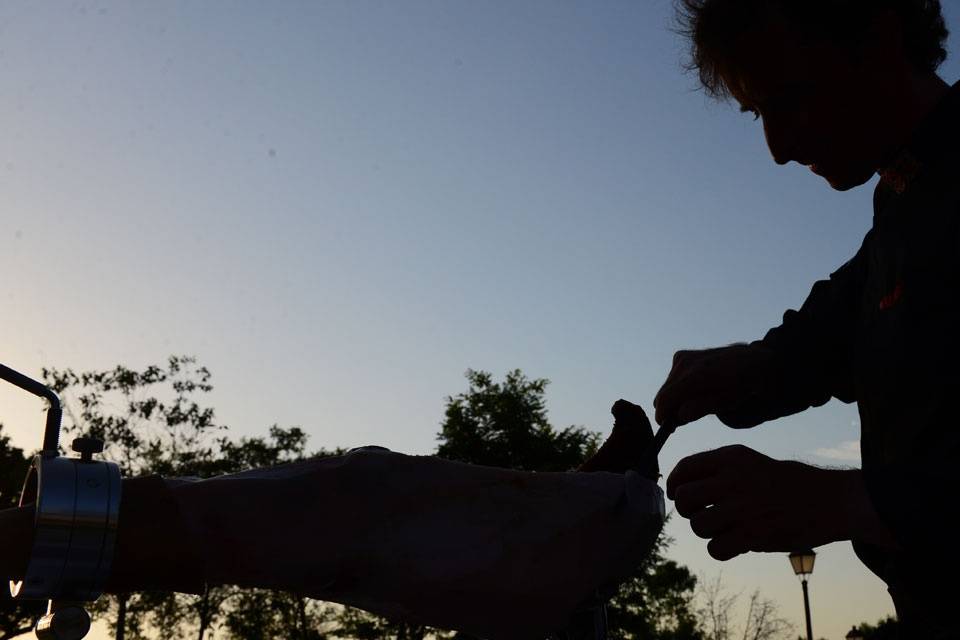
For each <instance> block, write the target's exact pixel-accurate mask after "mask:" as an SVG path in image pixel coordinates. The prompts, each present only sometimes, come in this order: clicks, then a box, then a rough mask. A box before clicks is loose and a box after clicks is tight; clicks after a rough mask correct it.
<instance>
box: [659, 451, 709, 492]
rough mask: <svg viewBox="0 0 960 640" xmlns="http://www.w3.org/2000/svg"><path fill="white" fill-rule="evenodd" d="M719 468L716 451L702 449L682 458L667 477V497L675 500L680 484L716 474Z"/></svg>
mask: <svg viewBox="0 0 960 640" xmlns="http://www.w3.org/2000/svg"><path fill="white" fill-rule="evenodd" d="M719 470H720V464H719V463H718V461H717V451H703V452H701V453H695V454H693V455H692V456H687V457H686V458H683V459H682V460H681V461H680V462H678V463H677V466H675V467H674V468H673V471H671V472H670V475H669V476H668V477H667V497H668V498H670V499H671V500H676V492H677V489H678V488H679V487H680V486H681V485H684V484H687V483H689V482H697V481H700V480H704V479H706V478H709V477H710V476H713V475H716V473H717V472H718V471H719Z"/></svg>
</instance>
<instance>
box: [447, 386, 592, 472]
mask: <svg viewBox="0 0 960 640" xmlns="http://www.w3.org/2000/svg"><path fill="white" fill-rule="evenodd" d="M466 377H467V381H468V382H469V384H470V387H469V389H468V390H467V391H466V392H464V393H461V394H459V395H457V396H450V397H448V398H447V406H446V410H445V411H444V421H443V425H442V428H441V431H440V434H439V439H440V446H438V447H437V454H436V455H437V457H440V458H446V459H447V460H458V461H460V462H470V463H474V464H483V465H488V466H492V467H503V468H506V469H520V470H523V471H571V470H573V469H575V468H576V467H577V466H578V465H579V464H580V463H581V462H583V461H584V460H585V459H586V458H588V457H589V456H590V455H592V454H593V453H594V452H595V451H596V449H597V446H598V444H599V442H600V435H599V434H597V433H592V432H589V431H587V430H585V429H584V428H583V427H567V428H566V429H563V430H561V431H557V430H556V429H554V428H553V427H552V426H551V425H550V422H549V420H548V419H547V409H546V401H545V399H544V395H545V391H546V387H547V385H548V384H549V380H546V379H537V380H529V379H528V378H527V377H526V376H525V375H524V374H523V373H522V372H520V371H519V370H515V371H511V372H509V373H507V376H506V379H505V380H504V382H503V383H497V382H494V381H493V377H492V376H491V375H490V374H489V373H487V372H485V371H473V370H472V369H471V370H468V371H467V373H466Z"/></svg>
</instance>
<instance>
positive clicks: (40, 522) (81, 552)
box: [0, 365, 121, 640]
mask: <svg viewBox="0 0 960 640" xmlns="http://www.w3.org/2000/svg"><path fill="white" fill-rule="evenodd" d="M0 379H3V380H6V381H7V382H10V383H12V384H14V385H16V386H18V387H20V388H21V389H23V390H25V391H28V392H30V393H32V394H34V395H36V396H39V397H41V398H45V399H46V400H47V401H48V402H49V403H50V408H49V410H48V411H47V424H46V429H45V431H44V437H43V449H42V450H41V452H40V454H39V455H37V456H36V457H35V458H34V459H33V463H32V464H31V466H30V470H29V471H28V472H27V478H26V480H25V481H24V484H23V491H22V492H21V494H20V506H26V505H31V504H32V505H34V508H35V514H36V515H35V520H34V539H33V550H32V552H31V554H30V561H29V563H28V565H27V571H26V575H25V576H24V577H23V579H22V580H20V581H16V582H15V581H12V580H11V581H10V594H11V595H12V596H13V597H14V599H21V600H48V604H47V613H46V615H45V616H43V617H42V618H40V620H39V622H37V626H36V629H35V631H36V634H37V637H38V638H40V639H41V640H46V639H51V640H80V639H81V638H83V637H84V636H85V635H86V634H87V632H88V631H89V630H90V615H89V614H88V613H87V612H86V610H85V609H84V608H83V607H82V605H81V604H80V603H82V602H88V601H92V600H96V599H97V598H98V597H100V594H101V593H102V588H103V584H104V582H105V581H106V578H107V576H108V575H109V572H110V563H111V561H112V560H113V550H114V544H115V542H116V536H117V524H118V521H119V515H120V486H121V485H120V468H119V467H118V466H117V465H116V464H115V463H113V462H106V461H95V460H93V455H94V454H96V453H100V452H102V451H103V441H102V440H99V439H97V438H88V437H84V438H77V439H75V440H74V441H73V445H72V449H73V450H74V451H76V452H78V453H79V454H80V457H79V458H66V457H63V456H60V453H59V440H60V418H61V416H62V411H61V408H60V399H59V398H58V397H57V395H56V394H55V393H54V392H53V391H51V390H50V389H49V388H47V387H46V386H44V385H43V384H41V383H39V382H37V381H36V380H32V379H31V378H28V377H27V376H24V375H23V374H21V373H18V372H16V371H14V370H13V369H10V368H8V367H5V366H3V365H0Z"/></svg>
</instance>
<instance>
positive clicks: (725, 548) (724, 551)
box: [707, 527, 750, 561]
mask: <svg viewBox="0 0 960 640" xmlns="http://www.w3.org/2000/svg"><path fill="white" fill-rule="evenodd" d="M749 540H750V530H749V529H748V528H744V527H735V528H732V529H727V530H726V531H724V532H723V533H720V534H719V535H717V536H716V537H714V538H713V539H712V540H711V541H710V542H708V543H707V553H709V554H710V556H711V557H713V558H714V559H716V560H721V561H723V560H730V559H731V558H736V557H737V556H739V555H740V554H743V553H746V552H747V551H750V544H749Z"/></svg>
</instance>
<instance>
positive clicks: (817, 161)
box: [722, 21, 892, 191]
mask: <svg viewBox="0 0 960 640" xmlns="http://www.w3.org/2000/svg"><path fill="white" fill-rule="evenodd" d="M874 51H879V52H881V53H873V52H874ZM883 51H884V49H883V47H882V46H880V47H879V48H878V47H864V48H862V49H860V50H858V51H856V52H854V51H852V50H851V49H850V48H846V47H842V46H839V45H836V44H832V43H829V42H825V41H814V42H810V41H804V39H803V38H801V36H800V34H799V33H798V32H797V31H796V30H794V29H792V28H791V27H789V26H788V25H786V24H784V23H782V22H778V21H772V22H770V23H768V24H767V25H765V26H764V28H762V29H756V30H753V31H752V32H751V33H749V34H747V35H745V36H744V37H743V38H741V40H740V41H739V42H738V44H737V46H736V47H735V49H734V55H733V56H732V57H731V62H730V63H728V64H727V65H725V67H724V69H723V73H722V76H723V79H724V82H725V84H726V86H727V87H728V89H729V90H730V93H731V94H732V95H733V97H734V98H735V99H736V100H737V101H738V102H739V103H740V105H741V110H743V111H745V112H748V113H753V114H755V115H756V116H757V117H758V118H759V119H760V120H762V122H763V130H764V133H765V135H766V140H767V146H768V147H769V148H770V152H771V154H773V158H774V160H775V161H776V162H777V163H779V164H786V163H788V162H791V161H794V162H798V163H800V164H803V165H806V166H808V167H809V168H810V170H811V171H813V172H814V173H816V174H817V175H819V176H821V177H823V178H824V179H825V180H826V181H827V182H828V183H829V184H830V185H831V186H832V187H833V188H834V189H837V190H841V191H844V190H847V189H851V188H853V187H856V186H859V185H861V184H863V183H865V182H866V181H868V180H869V179H870V178H871V177H872V176H873V175H874V173H875V172H876V171H877V169H878V168H880V166H881V164H882V163H883V161H884V159H885V157H886V155H887V154H889V153H890V152H891V151H892V149H891V148H890V146H891V140H890V136H889V135H888V134H887V129H888V128H887V127H885V120H886V119H887V118H889V117H890V116H891V113H890V112H889V111H888V109H887V107H888V105H889V104H890V102H889V99H890V97H891V96H890V94H891V91H892V88H891V82H890V72H891V69H890V68H889V60H888V59H887V58H889V55H890V51H889V49H887V50H886V53H882V52H883Z"/></svg>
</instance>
